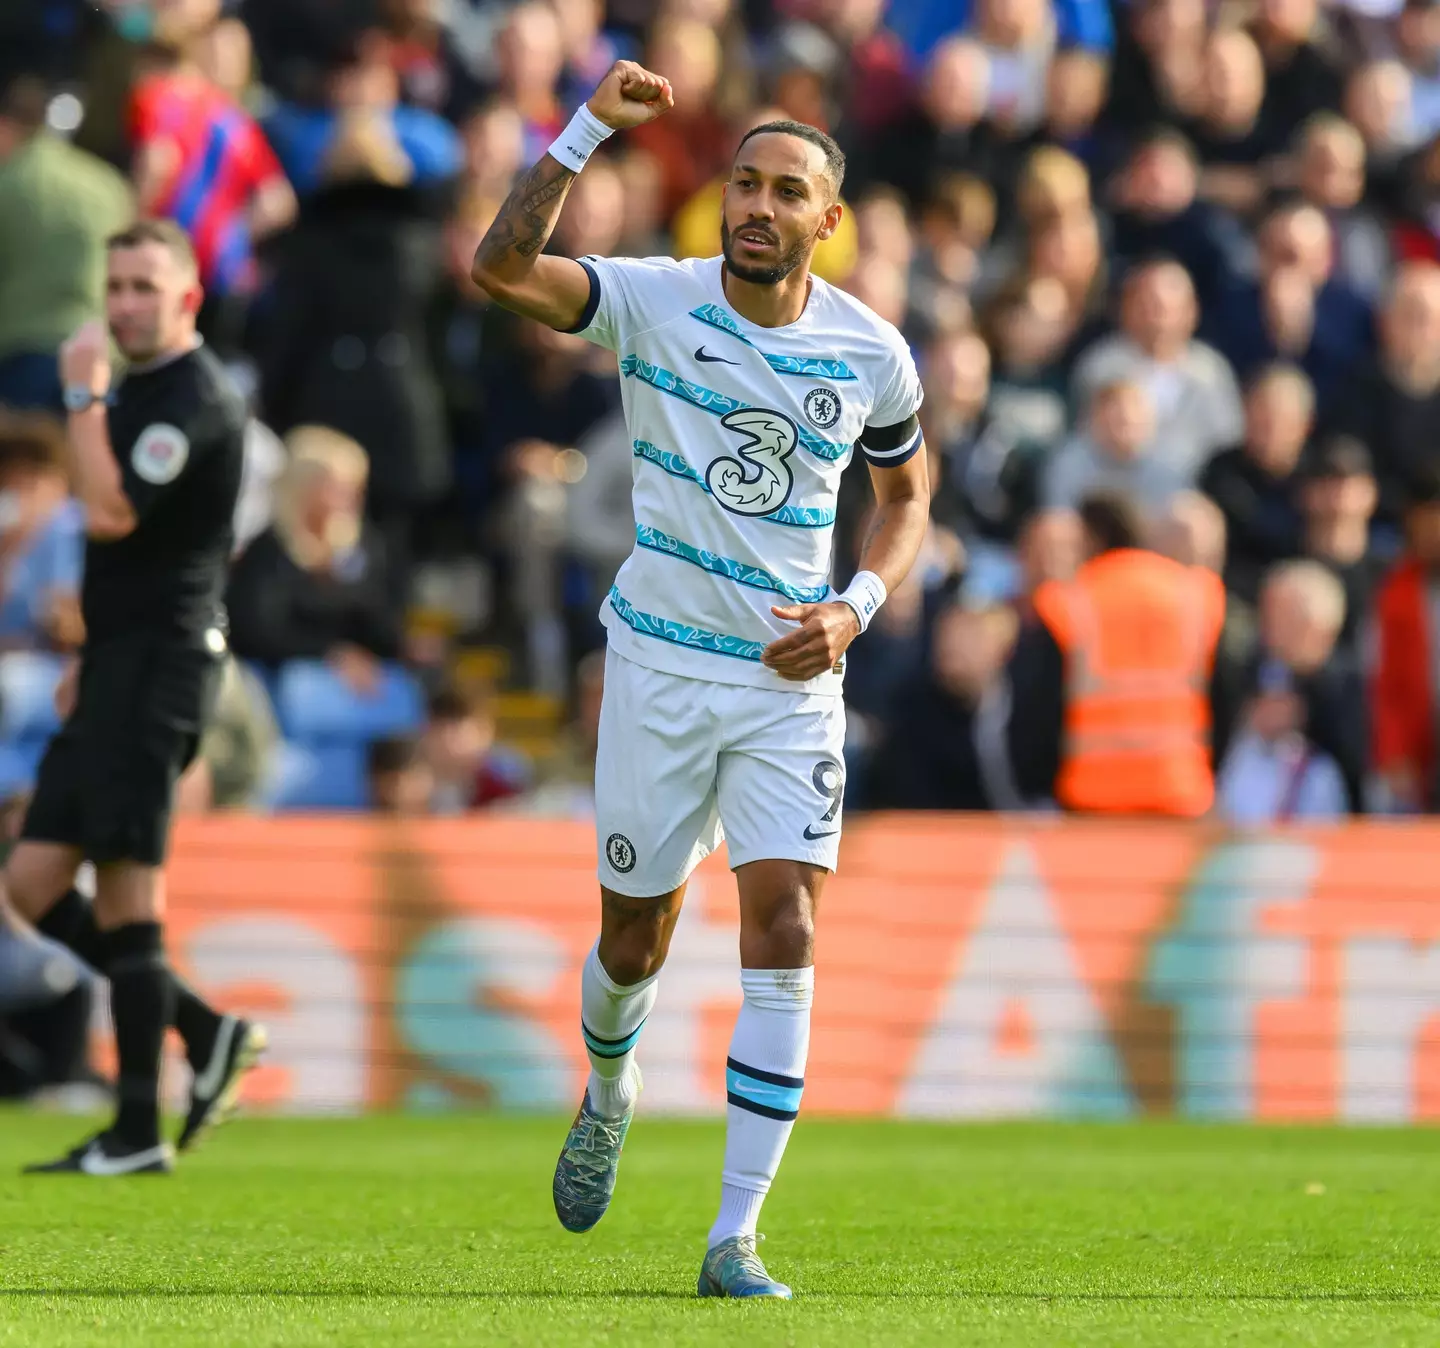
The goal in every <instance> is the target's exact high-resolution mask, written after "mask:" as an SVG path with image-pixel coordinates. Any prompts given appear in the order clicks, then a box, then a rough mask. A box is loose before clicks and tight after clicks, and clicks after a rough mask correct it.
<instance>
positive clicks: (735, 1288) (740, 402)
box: [472, 61, 930, 1297]
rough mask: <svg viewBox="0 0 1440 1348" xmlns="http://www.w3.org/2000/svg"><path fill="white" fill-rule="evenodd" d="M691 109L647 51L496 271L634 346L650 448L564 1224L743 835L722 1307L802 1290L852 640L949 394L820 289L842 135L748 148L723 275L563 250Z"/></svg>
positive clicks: (535, 174) (523, 302) (492, 274)
mask: <svg viewBox="0 0 1440 1348" xmlns="http://www.w3.org/2000/svg"><path fill="white" fill-rule="evenodd" d="M672 101H673V100H672V94H671V89H670V85H669V82H668V81H667V80H666V79H665V78H664V77H663V76H661V75H657V74H653V73H651V72H650V71H647V70H645V69H643V68H641V67H640V66H637V65H635V64H634V63H632V62H628V61H621V62H619V63H617V64H616V65H615V66H614V68H613V69H612V70H611V71H610V73H609V74H608V75H607V76H606V77H605V79H604V81H603V82H602V83H601V85H600V87H599V88H598V89H597V90H596V92H595V94H594V96H593V97H592V98H591V99H590V101H589V103H588V104H586V105H585V106H584V107H582V108H581V109H580V110H579V111H578V112H577V113H576V114H575V118H574V120H573V121H572V122H571V123H570V125H569V126H568V127H567V128H566V130H565V131H564V132H563V133H562V134H561V136H560V137H559V139H558V140H557V141H556V142H555V143H554V145H552V146H551V147H550V151H549V153H548V154H547V155H546V156H544V157H542V158H541V160H540V161H539V163H537V164H536V165H535V166H534V167H533V168H532V169H531V170H530V171H529V172H528V173H526V174H524V175H522V176H521V178H520V179H519V180H518V182H517V184H516V187H515V189H514V191H513V192H512V193H511V195H510V197H509V199H508V200H507V201H506V203H505V205H504V206H503V207H502V208H501V210H500V213H499V215H498V216H497V218H496V220H495V222H494V224H493V225H491V227H490V229H489V231H488V232H487V233H486V235H485V238H484V239H483V240H482V241H481V243H480V247H479V249H478V251H477V252H476V256H475V264H474V269H473V272H472V275H473V278H474V280H475V282H476V284H477V285H479V286H481V287H482V288H483V289H485V290H486V291H488V292H489V293H490V295H491V296H493V297H494V298H495V299H496V300H497V301H499V302H500V303H501V304H503V305H505V306H506V307H507V308H510V309H513V310H515V311H516V312H518V313H521V314H524V315H526V316H528V317H530V318H533V319H537V320H539V321H541V322H543V323H547V324H549V325H550V326H552V327H555V328H559V329H563V330H566V331H570V332H576V333H579V334H580V335H582V336H584V337H585V338H587V339H588V340H590V341H592V342H595V343H596V344H598V345H600V346H603V347H606V348H608V349H610V350H613V351H615V352H616V353H617V354H618V355H619V358H620V371H621V375H622V387H623V394H624V407H625V414H626V418H627V422H628V427H629V434H630V436H631V441H632V445H631V448H632V470H633V475H634V491H633V499H634V506H635V548H634V551H633V552H632V553H631V555H630V558H629V560H627V561H626V562H625V564H624V566H622V567H621V569H620V573H619V575H618V576H617V577H616V579H615V584H614V586H613V588H612V589H611V591H610V594H609V596H608V598H607V600H606V602H605V605H604V609H603V611H602V620H603V621H604V623H605V626H606V628H607V629H608V634H609V654H608V657H607V667H606V673H605V698H604V703H603V707H602V712H601V723H600V735H599V748H598V754H597V761H596V773H595V777H596V781H595V787H596V804H595V809H596V825H597V841H598V845H599V846H598V851H599V874H600V882H601V931H600V939H599V941H598V943H597V945H596V946H595V948H594V949H593V950H592V951H591V953H590V956H589V958H588V959H587V961H586V964H585V968H584V973H583V976H582V988H581V1017H582V1025H581V1029H582V1032H583V1035H584V1040H585V1046H586V1050H587V1053H588V1055H589V1058H590V1064H591V1073H590V1079H589V1084H588V1087H587V1089H586V1092H585V1096H584V1099H583V1101H582V1103H581V1106H580V1111H579V1113H578V1114H577V1115H576V1118H575V1122H574V1124H573V1125H572V1126H571V1130H570V1133H569V1135H568V1137H567V1139H566V1142H565V1147H564V1149H563V1150H562V1152H561V1155H560V1160H559V1162H558V1164H557V1166H556V1171H555V1182H554V1197H555V1208H556V1213H557V1215H558V1216H559V1218H560V1220H561V1222H562V1224H563V1225H564V1226H566V1228H567V1229H569V1230H572V1231H586V1230H589V1229H590V1228H591V1227H593V1226H594V1225H595V1223H596V1222H598V1221H599V1220H600V1218H601V1217H602V1216H603V1215H604V1213H605V1210H606V1208H607V1207H608V1206H609V1202H610V1198H611V1195H612V1193H613V1191H614V1185H615V1176H616V1172H617V1168H618V1164H619V1156H620V1149H621V1146H622V1145H623V1142H624V1138H625V1134H626V1131H627V1130H628V1128H629V1125H630V1121H631V1118H632V1117H633V1114H634V1108H635V1099H636V1095H637V1094H638V1092H639V1088H640V1074H639V1071H638V1069H637V1068H636V1066H635V1044H636V1041H637V1040H638V1039H639V1036H640V1030H641V1027H642V1026H643V1024H644V1022H645V1018H646V1016H647V1015H648V1013H649V1011H650V1008H651V1006H652V1005H653V1004H654V1001H655V993H656V977H657V975H658V973H659V970H660V966H661V965H662V964H663V963H664V960H665V954H666V950H667V948H668V946H669V942H670V937H671V933H672V932H673V930H674V927H675V920H676V918H677V916H678V914H679V911H680V904H681V901H682V899H683V898H684V894H685V885H686V881H687V880H688V878H689V876H690V873H691V871H692V870H693V869H694V867H695V866H696V865H697V864H698V862H699V861H700V860H701V859H702V858H703V857H704V856H705V855H706V854H707V853H708V852H710V851H711V850H713V849H714V848H715V847H716V846H718V844H719V842H720V839H721V837H722V836H723V837H725V838H726V839H727V840H728V845H729V860H730V864H731V866H732V868H733V869H734V871H735V874H736V880H737V883H738V887H739V892H740V956H741V964H742V972H741V985H742V989H743V993H744V1000H743V1003H742V1007H741V1011H740V1015H739V1019H738V1020H737V1023H736V1027H735V1034H734V1037H733V1038H732V1040H731V1043H730V1053H729V1058H728V1062H727V1068H726V1096H727V1100H728V1102H729V1111H728V1126H727V1135H726V1148H725V1166H724V1171H723V1174H722V1185H721V1201H720V1213H719V1216H718V1218H717V1219H716V1222H715V1225H714V1226H713V1227H712V1228H711V1231H710V1237H709V1245H708V1252H707V1254H706V1256H705V1260H704V1264H703V1266H702V1269H701V1274H700V1285H699V1291H700V1294H701V1295H704V1296H769V1297H788V1296H789V1295H790V1289H789V1288H788V1287H786V1286H785V1285H784V1284H783V1283H779V1282H777V1281H775V1280H774V1279H772V1278H771V1277H770V1276H769V1274H768V1273H767V1272H766V1270H765V1268H764V1266H763V1265H762V1264H761V1262H760V1260H759V1259H758V1257H757V1256H756V1254H755V1240H756V1221H757V1219H758V1216H759V1212H760V1206H761V1203H762V1202H763V1200H764V1196H765V1194H766V1192H767V1191H768V1190H769V1188H770V1184H771V1181H772V1180H773V1178H774V1176H775V1173H776V1171H777V1169H778V1168H779V1164H780V1159H781V1156H782V1155H783V1153H784V1149H785V1144H786V1141H787V1140H788V1138H789V1134H790V1130H791V1127H792V1125H793V1122H794V1119H795V1117H796V1114H797V1112H798V1109H799V1105H800V1096H801V1092H802V1089H803V1087H804V1072H805V1059H806V1054H807V1051H808V1047H809V1038H810V1004H811V999H812V995H813V987H814V970H813V933H814V916H815V905H816V902H817V900H818V898H819V895H820V891H821V889H822V887H823V884H824V880H825V876H826V874H827V873H828V872H829V871H832V870H834V869H835V864H836V859H837V855H838V843H839V835H840V818H841V804H842V799H843V791H844V767H843V761H844V760H843V756H842V749H843V744H844V708H843V705H842V702H841V698H840V687H841V678H842V674H843V669H844V656H845V650H846V647H848V646H849V645H850V643H851V642H852V641H853V640H855V638H856V637H858V636H859V635H860V634H861V633H862V632H863V631H864V630H865V627H866V625H867V624H868V623H869V621H870V619H871V617H872V616H873V614H874V613H875V611H876V610H877V609H878V608H879V606H880V605H881V604H882V603H883V602H884V600H885V596H886V594H887V593H888V592H889V591H890V590H892V589H894V587H895V586H897V585H898V584H899V583H900V582H901V581H902V580H903V579H904V577H905V575H906V573H907V572H908V571H909V569H910V567H911V565H912V563H913V562H914V559H915V555H916V552H917V551H918V549H919V547H920V544H921V541H922V540H923V538H924V537H925V531H926V523H927V515H928V507H929V496H930V490H929V482H928V479H927V475H926V456H925V453H924V446H923V437H922V435H921V432H920V427H919V421H918V418H917V416H916V413H917V409H918V408H919V405H920V399H921V390H920V381H919V378H918V376H917V374H916V371H915V366H914V363H913V362H912V360H911V359H910V354H909V350H908V348H907V347H906V345H905V342H904V339H903V338H902V337H901V336H900V334H899V333H898V332H897V331H896V330H895V328H894V327H892V326H891V325H890V324H889V323H886V322H884V321H883V320H882V319H880V318H879V317H878V316H877V315H875V314H874V313H872V312H871V311H870V310H869V309H867V308H866V307H865V306H864V305H863V304H861V303H860V302H859V301H857V300H856V299H854V298H852V297H851V296H849V295H846V294H844V293H843V292H841V291H839V290H836V289H834V288H833V287H832V286H829V285H827V284H826V283H825V282H824V281H822V280H820V279H819V278H818V277H815V276H813V275H811V273H810V262H811V257H812V255H813V253H814V250H815V247H816V245H817V244H818V243H820V242H821V241H823V240H825V239H828V238H829V237H831V235H833V234H834V232H835V229H836V227H837V226H838V225H839V223H840V216H841V213H842V209H843V208H842V207H841V205H840V204H839V199H838V198H839V191H840V186H841V179H842V177H843V174H844V156H843V155H842V154H841V153H840V150H839V148H838V147H837V146H836V145H835V143H834V141H832V140H831V139H830V137H829V136H827V135H825V134H824V133H823V132H821V131H818V130H816V129H815V128H814V127H810V126H805V125H802V124H800V123H795V122H772V123H766V124H764V125H761V126H759V127H757V128H756V129H754V130H752V131H750V132H749V133H748V135H746V137H745V138H744V140H743V141H742V142H741V144H740V146H739V150H738V153H737V156H736V161H735V164H734V167H733V168H732V170H731V174H730V178H729V181H728V182H727V184H726V186H725V192H724V198H723V204H722V208H721V211H722V218H721V240H722V245H723V248H724V254H723V256H721V257H712V258H701V259H689V260H686V261H683V262H677V261H672V260H671V259H669V258H643V259H618V258H609V259H603V258H598V257H589V258H582V259H580V260H579V261H574V260H571V259H569V258H563V257H552V256H546V255H545V254H544V252H543V249H544V246H545V242H546V240H547V239H548V238H549V236H550V233H551V231H552V230H553V229H554V227H555V222H556V220H557V218H558V217H559V215H560V211H561V208H562V206H563V204H564V201H565V195H566V193H567V191H568V190H569V188H570V186H571V184H572V183H573V182H574V181H575V177H576V174H577V173H579V171H580V170H581V169H582V168H583V167H584V164H585V162H586V160H587V159H588V158H589V157H590V155H591V153H593V151H594V150H595V149H596V148H597V147H598V146H599V145H600V144H601V142H602V141H603V140H605V139H606V138H607V137H608V136H610V135H611V134H612V133H613V132H615V131H617V130H623V129H626V128H629V127H634V126H639V125H641V124H643V123H645V122H649V121H651V120H653V119H654V118H656V117H659V116H661V115H663V114H664V113H665V112H666V111H667V110H668V109H669V108H670V107H671V105H672ZM857 446H858V447H859V449H860V451H861V453H862V455H863V457H864V458H865V460H866V463H867V466H868V468H869V471H870V478H871V482H872V483H873V485H874V489H875V495H876V498H877V502H878V506H877V510H876V514H875V520H874V524H873V526H872V528H871V531H870V533H869V536H868V538H867V539H866V542H865V546H864V549H863V552H862V555H861V558H860V568H861V569H860V571H859V573H858V574H857V575H856V576H855V578H854V580H853V581H852V582H851V584H850V585H849V587H848V588H847V589H846V590H845V591H844V593H837V592H836V591H835V590H834V589H833V588H832V587H831V585H830V581H829V577H830V570H831V561H832V558H831V534H832V530H833V526H834V522H835V502H836V495H837V490H838V487H839V483H840V476H841V473H842V472H843V470H844V469H845V467H846V465H847V464H848V463H849V462H850V460H851V458H852V457H853V453H854V450H855V448H856V447H857ZM722 828H723V833H722Z"/></svg>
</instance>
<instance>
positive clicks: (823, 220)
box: [815, 201, 845, 241]
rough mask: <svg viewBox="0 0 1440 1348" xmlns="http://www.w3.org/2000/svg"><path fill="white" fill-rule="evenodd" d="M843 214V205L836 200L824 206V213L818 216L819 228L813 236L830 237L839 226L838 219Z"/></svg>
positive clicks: (823, 238) (819, 237)
mask: <svg viewBox="0 0 1440 1348" xmlns="http://www.w3.org/2000/svg"><path fill="white" fill-rule="evenodd" d="M844 214H845V207H844V206H842V205H841V204H840V203H839V202H838V201H832V202H831V203H830V204H829V205H828V206H827V207H826V208H825V213H824V214H823V215H822V216H821V217H820V228H819V230H818V231H817V232H816V235H815V237H816V238H817V239H820V240H822V241H823V240H825V239H828V238H830V237H831V236H832V235H833V234H834V233H835V231H836V230H837V229H839V228H840V219H841V217H842V216H843V215H844Z"/></svg>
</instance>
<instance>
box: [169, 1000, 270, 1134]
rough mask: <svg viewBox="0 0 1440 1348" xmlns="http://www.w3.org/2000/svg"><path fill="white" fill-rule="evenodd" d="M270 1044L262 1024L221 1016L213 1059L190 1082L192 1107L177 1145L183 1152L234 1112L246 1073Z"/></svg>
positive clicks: (211, 1054)
mask: <svg viewBox="0 0 1440 1348" xmlns="http://www.w3.org/2000/svg"><path fill="white" fill-rule="evenodd" d="M268 1045H269V1040H268V1038H267V1036H266V1034H265V1027H264V1026H263V1025H256V1024H255V1023H254V1022H253V1021H248V1020H241V1019H240V1018H239V1017H238V1016H225V1017H223V1018H222V1019H221V1021H220V1029H219V1032H218V1033H217V1034H216V1036H215V1047H214V1048H213V1049H211V1050H210V1061H209V1062H208V1063H207V1064H206V1066H205V1070H204V1071H203V1072H197V1073H196V1074H195V1080H194V1081H193V1082H192V1083H191V1085H190V1108H189V1110H188V1111H187V1112H186V1115H185V1127H184V1128H183V1129H182V1130H181V1132H180V1140H179V1142H178V1143H177V1144H176V1145H177V1146H178V1147H179V1148H180V1150H181V1151H189V1150H190V1149H191V1148H192V1147H194V1146H195V1144H196V1143H197V1142H199V1141H200V1139H201V1138H202V1137H203V1136H204V1135H205V1134H206V1133H207V1132H208V1131H209V1130H210V1129H211V1128H215V1127H218V1126H219V1125H220V1124H222V1123H224V1122H225V1120H226V1119H228V1118H229V1117H230V1115H231V1114H233V1113H234V1112H235V1103H236V1101H237V1100H238V1099H239V1097H240V1084H241V1082H242V1081H243V1080H244V1078H245V1073H246V1072H248V1071H249V1070H250V1069H251V1068H252V1067H254V1066H255V1064H256V1063H258V1062H259V1061H260V1055H261V1054H263V1053H264V1052H265V1049H266V1048H267V1047H268Z"/></svg>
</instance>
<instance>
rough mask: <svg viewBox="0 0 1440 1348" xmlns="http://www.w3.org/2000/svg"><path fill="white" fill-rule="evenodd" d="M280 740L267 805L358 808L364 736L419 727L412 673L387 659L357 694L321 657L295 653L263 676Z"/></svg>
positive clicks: (420, 709)
mask: <svg viewBox="0 0 1440 1348" xmlns="http://www.w3.org/2000/svg"><path fill="white" fill-rule="evenodd" d="M267 686H268V688H269V690H270V694H271V697H272V698H273V699H274V703H275V710H276V713H277V715H278V717H279V721H280V729H281V733H282V734H283V735H284V737H285V743H284V745H283V747H282V750H281V754H280V762H279V764H278V768H277V772H276V773H275V780H274V782H273V783H272V786H271V789H270V791H269V792H268V793H267V800H266V804H268V805H269V806H270V807H271V808H273V809H277V810H358V809H364V808H365V806H366V805H368V804H369V789H368V783H367V781H366V773H365V758H366V752H367V749H368V747H369V745H370V743H371V742H372V741H374V740H377V739H382V738H385V737H387V736H391V735H408V734H413V733H414V732H416V731H418V730H419V729H420V727H421V725H422V724H423V723H424V719H425V705H424V697H423V695H422V693H421V689H420V685H419V684H418V683H417V682H416V680H415V679H414V678H413V677H412V676H411V675H409V674H408V673H406V672H405V671H404V670H403V669H401V668H399V667H398V666H386V667H385V668H384V669H382V671H381V675H380V682H379V685H378V687H377V688H376V690H375V692H374V693H373V694H372V695H369V696H364V695H361V694H359V693H356V692H355V691H354V690H353V689H351V688H350V687H349V686H348V685H347V684H346V683H344V682H343V681H342V680H341V679H340V678H339V677H338V676H337V675H336V674H335V672H334V671H333V670H332V669H331V668H330V667H329V666H328V665H326V664H323V663H322V662H320V661H310V660H299V661H295V662H293V663H291V664H288V665H286V666H285V667H284V668H283V669H282V670H281V671H280V672H279V674H278V675H276V676H275V677H274V678H272V679H270V680H268V681H267Z"/></svg>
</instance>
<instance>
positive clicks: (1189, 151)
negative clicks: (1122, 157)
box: [1130, 124, 1200, 167]
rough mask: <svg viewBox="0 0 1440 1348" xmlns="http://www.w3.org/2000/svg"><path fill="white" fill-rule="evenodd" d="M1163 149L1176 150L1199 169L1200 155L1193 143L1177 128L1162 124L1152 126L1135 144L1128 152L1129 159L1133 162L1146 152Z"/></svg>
mask: <svg viewBox="0 0 1440 1348" xmlns="http://www.w3.org/2000/svg"><path fill="white" fill-rule="evenodd" d="M1164 149H1169V150H1178V151H1179V152H1180V153H1181V154H1183V155H1184V156H1185V158H1186V159H1188V160H1189V161H1190V163H1191V164H1192V165H1194V166H1196V167H1199V164H1200V155H1199V153H1198V152H1197V151H1196V149H1195V142H1194V141H1192V140H1191V139H1190V137H1189V136H1187V135H1186V134H1185V133H1184V132H1183V131H1181V130H1179V129H1178V128H1177V127H1173V126H1165V125H1163V124H1162V125H1160V126H1152V127H1151V128H1150V129H1149V130H1148V131H1147V132H1146V133H1145V134H1144V135H1143V136H1141V137H1140V139H1139V140H1137V141H1136V142H1135V147H1134V149H1132V150H1131V152H1130V158H1131V160H1134V159H1135V158H1137V157H1138V156H1139V155H1142V154H1144V153H1145V151H1146V150H1164Z"/></svg>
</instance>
